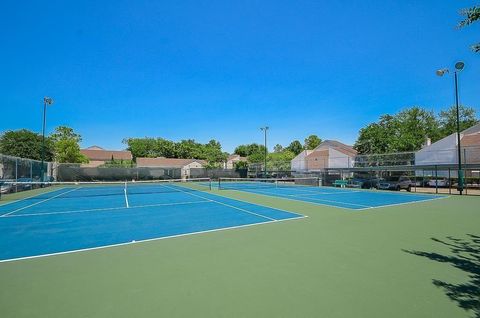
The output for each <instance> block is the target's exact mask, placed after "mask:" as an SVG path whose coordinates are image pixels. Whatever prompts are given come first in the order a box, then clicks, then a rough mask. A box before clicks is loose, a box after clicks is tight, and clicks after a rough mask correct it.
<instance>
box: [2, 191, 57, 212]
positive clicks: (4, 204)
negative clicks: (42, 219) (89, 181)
mask: <svg viewBox="0 0 480 318" xmlns="http://www.w3.org/2000/svg"><path fill="white" fill-rule="evenodd" d="M60 190H65V188H60V189H52V191H45V192H40V193H38V194H35V195H32V196H29V197H26V198H22V199H18V200H13V201H10V202H7V203H3V204H1V201H0V208H1V207H4V206H6V205H9V204H13V203H17V202H22V201H24V200H28V199H31V198H35V197H38V196H40V195H42V194H48V193H52V192H56V191H60ZM17 193H18V192H17Z"/></svg>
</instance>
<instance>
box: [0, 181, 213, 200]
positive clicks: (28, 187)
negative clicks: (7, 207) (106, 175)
mask: <svg viewBox="0 0 480 318" xmlns="http://www.w3.org/2000/svg"><path fill="white" fill-rule="evenodd" d="M205 190H211V180H210V179H209V178H198V179H171V180H152V181H126V182H121V181H112V182H102V181H90V182H8V181H6V182H0V199H4V198H7V197H11V198H12V199H21V198H26V197H29V196H32V195H35V196H37V194H38V198H41V199H42V200H43V199H50V198H54V197H61V198H80V197H97V196H111V195H122V196H123V195H138V194H154V193H170V192H187V191H205Z"/></svg>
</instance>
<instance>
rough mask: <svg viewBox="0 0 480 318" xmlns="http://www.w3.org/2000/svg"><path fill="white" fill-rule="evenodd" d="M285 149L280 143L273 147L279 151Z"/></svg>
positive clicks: (274, 150)
mask: <svg viewBox="0 0 480 318" xmlns="http://www.w3.org/2000/svg"><path fill="white" fill-rule="evenodd" d="M282 151H283V146H282V145H280V144H276V145H275V147H273V152H276V153H279V152H282Z"/></svg>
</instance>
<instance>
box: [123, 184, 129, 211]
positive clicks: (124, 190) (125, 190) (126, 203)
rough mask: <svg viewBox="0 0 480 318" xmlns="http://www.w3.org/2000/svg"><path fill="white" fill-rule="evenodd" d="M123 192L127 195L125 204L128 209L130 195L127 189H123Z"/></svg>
mask: <svg viewBox="0 0 480 318" xmlns="http://www.w3.org/2000/svg"><path fill="white" fill-rule="evenodd" d="M123 194H124V195H125V205H126V206H127V209H128V208H129V204H128V197H127V189H123Z"/></svg>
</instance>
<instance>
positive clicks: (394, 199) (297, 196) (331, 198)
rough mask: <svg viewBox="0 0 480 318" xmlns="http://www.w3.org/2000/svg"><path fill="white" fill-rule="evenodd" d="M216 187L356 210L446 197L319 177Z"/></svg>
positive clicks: (234, 181)
mask: <svg viewBox="0 0 480 318" xmlns="http://www.w3.org/2000/svg"><path fill="white" fill-rule="evenodd" d="M216 186H217V187H218V189H220V190H237V191H244V192H249V193H254V194H260V195H267V196H273V197H278V198H282V199H288V200H295V201H302V202H308V203H312V204H318V205H327V206H333V207H339V208H345V209H352V210H365V209H372V208H380V207H386V206H392V205H400V204H408V203H416V202H423V201H430V200H437V199H442V198H446V196H442V195H429V194H414V193H399V192H386V191H367V190H363V189H345V188H334V187H321V186H319V180H318V178H294V179H250V180H248V179H247V180H246V179H240V178H221V179H220V180H219V182H218V184H216Z"/></svg>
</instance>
